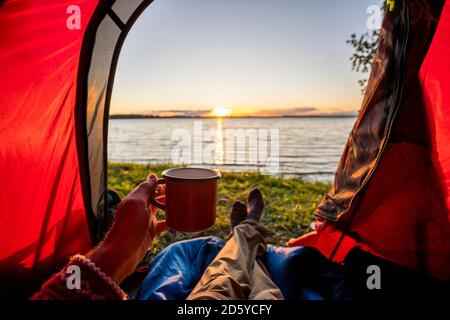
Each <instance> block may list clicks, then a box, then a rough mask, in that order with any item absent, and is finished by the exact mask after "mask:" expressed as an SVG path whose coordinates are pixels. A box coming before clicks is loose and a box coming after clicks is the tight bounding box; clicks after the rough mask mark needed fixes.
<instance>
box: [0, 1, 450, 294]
mask: <svg viewBox="0 0 450 320" xmlns="http://www.w3.org/2000/svg"><path fill="white" fill-rule="evenodd" d="M151 2H152V1H151V0H126V1H125V0H121V1H113V0H104V1H102V0H100V1H96V0H70V1H66V0H59V1H52V0H39V1H37V0H5V1H0V46H1V50H0V70H1V74H2V77H1V78H0V88H1V89H0V90H1V91H0V168H1V171H0V178H1V181H2V183H1V185H0V208H1V212H0V244H1V245H0V283H2V287H3V284H4V283H7V282H11V283H13V286H10V288H11V290H14V289H17V291H18V294H19V293H20V294H21V295H25V296H26V295H29V294H30V293H32V292H33V290H36V289H37V288H38V287H39V285H40V283H41V281H42V280H43V279H44V278H46V277H47V276H48V275H49V274H50V273H52V272H54V271H55V270H57V268H58V267H60V266H61V265H62V264H63V263H64V262H65V261H66V260H67V259H68V257H69V256H70V255H72V254H74V253H77V252H83V251H86V250H88V249H89V248H90V247H92V246H93V245H94V244H95V243H96V242H98V241H99V240H100V239H101V238H102V230H104V229H105V225H106V223H107V221H106V214H105V209H106V206H105V203H106V154H107V153H106V141H107V130H108V112H109V104H110V98H111V91H112V87H113V82H114V73H115V69H116V65H117V60H118V55H119V53H120V49H121V47H122V44H123V41H124V39H125V37H126V35H127V33H128V31H129V30H130V28H131V26H132V25H133V23H134V22H135V20H136V19H137V17H138V16H139V15H140V13H141V12H142V11H143V10H144V9H145V8H146V7H147V6H148V5H149V4H150V3H151ZM423 3H425V2H424V1H418V0H417V1H413V0H404V1H396V5H395V7H394V10H393V11H392V12H389V13H388V14H387V16H386V18H385V20H384V24H383V29H382V37H381V42H380V45H379V50H378V54H377V56H376V59H375V63H374V66H373V70H372V75H371V79H370V83H369V87H368V90H367V92H366V96H365V99H364V102H363V106H362V109H361V113H360V116H359V118H358V120H357V122H356V124H355V127H354V129H353V131H352V133H351V135H350V137H349V140H348V144H347V147H346V149H345V152H344V154H343V157H342V160H341V163H340V165H339V168H338V170H337V174H336V180H335V184H334V187H333V190H332V191H331V192H330V194H329V195H328V197H327V199H326V200H325V201H324V202H322V203H321V204H320V205H319V207H318V209H317V212H316V214H317V217H318V221H317V222H318V223H317V226H318V230H317V231H316V232H314V233H313V234H309V235H307V236H305V237H303V238H301V239H298V240H296V241H291V244H297V245H298V244H306V245H313V246H316V247H318V248H319V249H320V250H321V251H322V252H323V253H325V254H327V255H329V256H330V258H331V259H334V260H338V261H340V260H342V257H344V256H345V254H346V252H348V250H349V249H350V248H352V247H354V246H359V247H362V248H364V249H366V250H369V251H371V252H374V253H376V254H379V255H381V256H383V257H385V258H387V259H389V260H392V261H394V262H396V263H398V264H401V265H404V266H407V267H410V268H413V269H415V270H418V271H420V272H423V273H426V274H429V275H433V276H436V277H439V278H442V279H448V278H449V271H450V264H449V259H450V250H449V246H450V228H449V206H450V200H449V188H450V185H449V184H450V172H449V171H450V144H449V141H448V137H449V134H450V132H449V131H450V121H446V119H450V101H449V99H450V82H449V77H450V72H449V71H450V65H449V63H450V62H449V61H448V57H449V56H450V55H449V53H450V52H449V51H450V41H448V40H449V39H448V35H449V34H450V3H449V2H448V1H447V3H445V1H444V0H434V1H429V6H430V8H429V9H430V10H424V8H423V5H421V4H423ZM425 12H426V13H427V14H425ZM24 288H26V289H25V290H23V289H24ZM8 294H9V295H12V294H13V292H11V291H10V292H8Z"/></svg>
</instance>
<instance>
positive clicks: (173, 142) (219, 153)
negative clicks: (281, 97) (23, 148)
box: [108, 118, 355, 181]
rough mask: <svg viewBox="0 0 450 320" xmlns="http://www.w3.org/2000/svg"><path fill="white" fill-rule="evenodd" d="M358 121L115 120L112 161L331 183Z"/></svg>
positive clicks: (111, 126) (111, 127) (110, 150)
mask: <svg viewBox="0 0 450 320" xmlns="http://www.w3.org/2000/svg"><path fill="white" fill-rule="evenodd" d="M354 122H355V118H225V119H168V118H165V119H164V118H159V119H158V118H152V119H112V120H110V121H109V141H108V160H109V161H112V162H137V163H174V162H178V163H185V164H188V165H194V166H204V167H213V168H217V169H221V170H227V171H249V170H250V171H258V170H259V171H261V172H263V173H268V174H273V175H286V176H294V175H296V176H297V175H299V176H305V177H306V178H308V179H316V180H322V181H323V180H328V181H329V180H332V179H333V176H334V172H335V170H336V167H337V165H338V162H339V159H340V156H341V153H342V151H343V149H344V146H345V143H346V141H347V137H348V134H349V133H350V131H351V129H352V126H353V124H354ZM236 137H237V138H236ZM235 138H236V139H235ZM240 138H241V140H239V139H240ZM233 139H235V140H233ZM230 141H232V142H230Z"/></svg>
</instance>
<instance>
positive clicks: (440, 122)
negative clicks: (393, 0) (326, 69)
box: [290, 1, 450, 280]
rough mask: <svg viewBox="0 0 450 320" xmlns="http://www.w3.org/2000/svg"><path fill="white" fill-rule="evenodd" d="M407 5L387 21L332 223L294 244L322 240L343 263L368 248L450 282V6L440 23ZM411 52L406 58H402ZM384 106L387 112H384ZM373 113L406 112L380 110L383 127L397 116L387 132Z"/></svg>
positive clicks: (435, 7) (334, 196)
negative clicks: (362, 180)
mask: <svg viewBox="0 0 450 320" xmlns="http://www.w3.org/2000/svg"><path fill="white" fill-rule="evenodd" d="M400 3H404V4H405V5H404V6H403V7H402V6H401V5H397V6H396V7H397V9H396V10H398V11H402V13H398V12H397V13H395V12H394V13H392V14H388V15H387V16H386V18H385V20H384V23H383V30H382V32H381V34H382V39H381V41H380V46H379V49H378V53H377V57H376V58H375V64H374V67H373V70H372V74H371V79H370V84H369V89H368V92H367V93H366V99H365V101H364V103H363V108H362V112H361V115H360V116H359V118H358V120H357V122H356V125H355V128H354V129H353V131H352V134H351V136H350V139H349V143H348V145H347V147H346V151H345V152H344V155H343V157H342V160H341V163H340V165H339V168H338V171H337V174H336V180H335V183H334V187H333V190H332V191H331V193H330V195H329V196H328V197H327V199H326V200H325V201H324V202H322V203H321V204H320V205H319V207H318V209H317V212H318V214H317V216H318V218H319V219H321V220H323V218H326V219H328V220H329V222H325V223H323V221H322V228H321V229H320V228H319V230H318V231H317V232H314V233H311V234H309V235H306V236H303V237H301V238H299V239H297V240H292V241H291V242H290V244H291V245H314V246H316V247H318V248H320V249H321V251H322V252H323V253H324V254H325V255H327V256H328V257H330V258H332V259H333V260H335V261H340V262H342V260H343V259H344V257H345V255H346V254H347V253H348V252H349V251H350V250H351V249H352V248H353V247H355V246H358V247H364V248H365V249H366V250H368V251H371V252H373V253H375V254H378V255H380V256H383V257H385V258H387V259H389V260H391V261H394V262H396V263H398V264H400V265H403V266H406V267H409V268H412V269H414V270H417V271H420V272H422V273H424V274H429V275H433V276H435V277H438V278H440V279H444V280H447V279H449V278H450V225H449V207H448V203H449V193H448V186H449V179H448V173H449V157H450V153H449V151H450V150H449V140H448V136H446V135H445V134H446V133H448V130H449V126H448V121H445V120H444V119H445V118H444V115H446V114H448V113H449V110H450V105H449V104H448V102H446V101H447V100H446V99H447V95H448V94H449V92H450V82H449V81H448V77H449V76H448V75H449V71H450V69H448V68H447V69H446V68H445V66H448V62H446V61H445V62H444V60H446V58H445V57H446V55H445V54H446V53H448V51H449V48H450V42H449V41H448V34H449V32H450V30H449V23H448V21H449V20H450V3H449V2H448V1H447V2H446V3H445V2H444V1H433V2H432V3H430V10H431V13H432V15H433V16H434V17H435V19H427V18H428V17H427V16H426V15H425V14H423V12H422V11H421V8H419V7H417V5H416V3H415V2H409V1H404V2H400ZM400 3H399V4H400ZM444 3H445V6H443V5H444ZM441 13H442V15H441ZM393 14H394V15H395V17H397V18H395V17H393V16H392V15H393ZM439 17H440V19H439ZM397 20H398V21H397ZM437 21H439V24H438V23H437ZM396 25H399V26H396ZM396 28H403V29H404V30H402V31H401V32H400V34H406V35H409V37H407V38H405V39H403V38H402V37H399V36H394V34H393V33H394V32H395V30H396ZM397 41H398V42H403V46H404V50H403V51H402V50H400V49H399V48H396V46H399V47H400V48H402V44H401V43H399V44H396V42H397ZM389 46H392V47H391V48H389ZM401 52H403V55H401V56H399V57H395V54H399V53H401ZM389 63H393V64H394V65H396V64H398V67H394V66H393V67H392V70H391V72H397V73H399V74H403V75H404V78H403V79H397V80H395V81H393V80H392V79H395V78H392V77H393V76H388V71H387V70H388V69H389V67H388V65H389ZM379 64H380V65H379ZM398 68H400V69H398ZM398 70H400V72H398ZM385 77H386V79H384V78H385ZM383 79H384V80H383ZM398 81H400V82H401V85H400V84H399V83H398ZM392 84H393V85H400V87H401V88H403V89H402V91H403V93H402V95H401V98H395V99H394V97H391V96H388V97H385V96H384V95H385V94H386V93H387V92H389V90H390V89H387V88H386V87H389V86H392ZM395 91H397V90H395ZM392 94H394V93H392ZM394 102H395V103H394ZM383 108H385V109H386V108H387V111H386V110H383V111H380V110H381V109H383ZM394 109H395V110H394ZM370 112H382V113H383V114H385V115H389V114H390V113H395V114H396V116H395V117H392V118H389V117H383V116H380V115H375V119H381V121H379V122H380V123H383V122H384V121H387V122H390V124H389V128H388V129H387V131H386V129H383V130H382V131H379V130H380V128H379V127H378V126H379V125H380V123H379V122H378V120H375V119H373V118H372V119H370V118H371V117H373V116H374V115H371V114H370ZM365 122H366V125H364V123H365ZM367 126H368V127H369V128H370V130H374V129H375V130H376V131H377V132H384V133H383V135H382V136H381V138H380V139H377V138H376V137H377V135H376V134H375V133H374V132H373V131H372V132H368V131H367ZM361 137H364V139H366V141H364V140H362V139H361ZM374 137H375V138H374ZM369 140H370V142H369ZM378 140H379V141H380V142H379V145H377V146H376V147H375V149H376V152H374V153H372V156H371V157H370V158H371V160H370V165H368V166H365V165H364V166H363V165H362V163H363V161H360V160H362V159H360V160H358V159H359V157H363V158H364V159H367V158H366V156H367V152H368V151H369V150H372V149H371V148H373V147H374V146H373V145H372V144H373V143H375V142H376V141H378ZM369 167H370V168H369ZM355 170H356V171H355ZM370 171H372V172H370ZM360 173H364V175H365V177H366V178H365V179H366V182H365V185H364V186H362V183H360V181H359V180H358V181H357V179H356V180H355V178H356V177H359V174H360ZM369 178H370V179H369ZM347 186H351V187H349V188H347ZM355 186H356V187H357V188H355ZM356 189H358V190H357V191H356ZM321 212H322V213H321ZM337 220H339V221H337ZM330 221H331V222H330ZM335 221H337V222H335Z"/></svg>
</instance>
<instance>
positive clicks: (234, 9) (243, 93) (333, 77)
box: [111, 0, 380, 115]
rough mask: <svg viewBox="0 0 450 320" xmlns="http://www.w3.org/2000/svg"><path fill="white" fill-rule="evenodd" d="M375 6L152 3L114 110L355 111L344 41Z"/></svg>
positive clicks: (123, 61)
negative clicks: (369, 7)
mask: <svg viewBox="0 0 450 320" xmlns="http://www.w3.org/2000/svg"><path fill="white" fill-rule="evenodd" d="M379 2H380V1H377V0H341V1H330V0H314V1H313V0H311V1H306V0H227V1H220V0H155V2H154V3H153V4H151V5H150V7H149V8H148V9H147V10H146V11H145V12H144V13H143V14H142V16H141V17H140V18H139V19H138V21H137V22H136V24H135V25H134V27H133V29H132V30H131V31H130V33H129V35H128V38H127V39H126V41H125V44H124V47H123V49H122V53H121V56H120V60H119V65H118V70H117V75H116V81H115V85H114V92H113V100H112V105H111V114H123V113H146V114H147V113H155V112H156V113H160V112H161V111H163V113H160V114H168V115H171V114H172V111H181V112H182V113H185V112H186V111H188V112H187V114H188V115H189V114H192V115H197V114H201V113H202V112H203V113H204V112H205V111H208V112H209V111H210V110H212V109H214V108H219V109H218V110H224V109H226V110H231V111H232V114H234V115H239V114H254V113H255V112H256V113H259V114H269V115H270V114H272V113H273V114H277V113H279V112H280V110H282V111H281V112H282V113H288V114H291V113H292V114H297V113H304V112H313V113H314V112H334V111H356V110H358V108H359V106H360V102H361V98H362V96H361V88H360V87H359V86H358V83H357V81H358V79H360V77H361V75H358V74H356V73H354V72H352V71H351V64H350V61H349V60H348V59H349V57H350V56H351V54H352V48H351V47H349V46H348V45H347V44H346V42H345V41H346V40H347V39H348V38H349V36H350V34H351V33H354V32H357V33H360V32H365V31H367V27H366V20H367V18H368V17H369V14H368V13H367V12H366V11H367V8H368V6H370V5H373V4H378V3H379ZM287 109H289V110H287Z"/></svg>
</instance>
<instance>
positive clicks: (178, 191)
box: [149, 168, 222, 232]
mask: <svg viewBox="0 0 450 320" xmlns="http://www.w3.org/2000/svg"><path fill="white" fill-rule="evenodd" d="M162 176H163V178H162V179H159V180H158V182H157V184H165V195H166V197H165V204H163V203H161V202H159V201H157V200H155V199H153V198H150V199H149V201H150V203H151V204H153V205H154V206H156V207H158V208H160V209H161V210H163V211H165V213H166V222H167V226H168V227H169V228H170V229H173V230H176V231H181V232H198V231H202V230H205V229H208V228H209V227H211V226H212V225H213V224H214V222H215V220H216V195H217V180H218V179H219V178H221V177H222V175H221V174H220V172H218V171H214V170H210V169H202V168H175V169H169V170H166V171H164V172H163V173H162Z"/></svg>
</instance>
